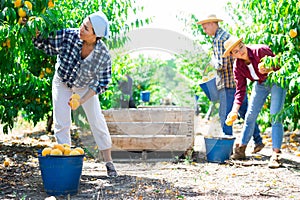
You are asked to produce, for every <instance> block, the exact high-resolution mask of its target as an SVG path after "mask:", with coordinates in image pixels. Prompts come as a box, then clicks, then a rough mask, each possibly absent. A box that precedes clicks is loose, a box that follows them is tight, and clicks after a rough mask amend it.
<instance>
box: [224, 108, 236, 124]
mask: <svg viewBox="0 0 300 200" xmlns="http://www.w3.org/2000/svg"><path fill="white" fill-rule="evenodd" d="M237 118H238V113H237V112H236V111H231V112H230V113H229V114H228V115H227V119H226V121H225V124H226V125H227V126H232V124H233V122H234V121H235V120H236V119H237Z"/></svg>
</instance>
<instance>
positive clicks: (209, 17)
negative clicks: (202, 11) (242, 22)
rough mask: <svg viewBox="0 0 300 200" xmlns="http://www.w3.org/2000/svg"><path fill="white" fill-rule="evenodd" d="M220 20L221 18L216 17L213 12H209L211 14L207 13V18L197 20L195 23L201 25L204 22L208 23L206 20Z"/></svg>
mask: <svg viewBox="0 0 300 200" xmlns="http://www.w3.org/2000/svg"><path fill="white" fill-rule="evenodd" d="M222 21H223V20H222V19H219V18H217V16H216V15H215V14H211V15H208V16H207V18H205V19H202V20H200V21H198V22H197V24H201V25H202V24H205V23H208V22H222Z"/></svg>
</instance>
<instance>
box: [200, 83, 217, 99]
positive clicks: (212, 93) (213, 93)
mask: <svg viewBox="0 0 300 200" xmlns="http://www.w3.org/2000/svg"><path fill="white" fill-rule="evenodd" d="M200 87H201V88H202V90H203V92H204V93H205V95H206V96H207V97H208V99H209V100H210V101H218V100H219V93H218V89H217V85H216V78H213V79H210V80H209V81H207V82H204V83H201V84H200Z"/></svg>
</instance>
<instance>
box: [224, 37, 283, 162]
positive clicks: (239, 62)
mask: <svg viewBox="0 0 300 200" xmlns="http://www.w3.org/2000/svg"><path fill="white" fill-rule="evenodd" d="M224 47H225V49H226V50H225V52H224V54H223V56H224V57H227V56H229V55H231V56H233V57H234V58H236V60H235V63H234V66H233V73H234V79H235V82H236V92H235V98H234V104H233V107H232V110H231V112H230V113H229V115H228V117H229V118H230V116H232V115H235V114H236V113H237V112H238V111H239V109H240V107H241V105H242V103H243V99H244V97H245V96H246V88H247V79H249V80H250V81H252V82H254V84H253V86H252V92H251V97H250V104H249V106H248V110H247V113H246V117H245V121H244V127H243V131H242V133H243V136H242V141H241V144H239V145H237V146H236V148H235V149H234V153H233V155H232V158H233V159H244V158H246V155H245V150H246V147H247V144H248V142H249V140H250V138H251V137H252V135H253V132H254V127H255V123H256V119H257V117H258V114H259V112H260V111H261V109H262V107H263V105H264V103H265V101H266V99H267V97H268V95H269V94H271V107H270V112H271V115H272V114H277V113H279V112H280V111H281V110H282V108H283V104H284V100H285V95H286V90H285V89H283V88H281V87H280V86H278V85H277V84H275V83H273V84H271V85H270V84H266V80H267V78H268V74H269V72H270V71H277V70H279V67H272V68H266V67H265V66H264V64H263V63H261V59H262V58H263V57H265V56H271V57H274V56H275V55H274V54H273V52H272V51H271V49H270V48H269V47H268V46H266V45H253V46H246V45H245V44H244V43H243V38H236V37H230V38H229V39H228V40H227V41H226V42H225V43H224ZM282 139H283V125H282V121H281V120H280V119H273V120H272V148H273V154H272V157H271V158H270V162H269V167H270V168H278V167H280V165H281V163H280V154H281V151H280V148H281V144H282Z"/></svg>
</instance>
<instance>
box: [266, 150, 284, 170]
mask: <svg viewBox="0 0 300 200" xmlns="http://www.w3.org/2000/svg"><path fill="white" fill-rule="evenodd" d="M280 157H281V153H276V152H273V154H272V156H271V158H270V161H269V164H268V167H269V168H271V169H275V168H279V167H281V166H282V163H281V162H280Z"/></svg>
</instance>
